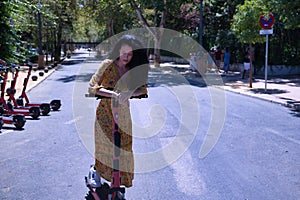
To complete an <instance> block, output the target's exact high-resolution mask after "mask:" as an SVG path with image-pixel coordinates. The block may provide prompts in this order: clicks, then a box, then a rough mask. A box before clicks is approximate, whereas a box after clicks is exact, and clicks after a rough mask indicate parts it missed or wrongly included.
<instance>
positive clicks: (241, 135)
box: [0, 54, 300, 200]
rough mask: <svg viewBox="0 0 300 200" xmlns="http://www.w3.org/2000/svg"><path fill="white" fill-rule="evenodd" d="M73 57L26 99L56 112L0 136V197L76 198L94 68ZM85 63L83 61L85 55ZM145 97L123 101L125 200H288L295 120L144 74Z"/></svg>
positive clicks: (297, 176)
mask: <svg viewBox="0 0 300 200" xmlns="http://www.w3.org/2000/svg"><path fill="white" fill-rule="evenodd" d="M86 57H89V55H88V54H85V55H84V54H80V55H77V56H73V57H72V58H73V59H71V60H67V61H66V62H65V63H64V64H63V65H62V66H61V67H60V68H58V69H57V70H56V71H55V72H54V73H53V74H51V75H50V76H49V77H48V78H47V80H45V81H43V82H42V83H41V84H39V85H38V86H37V87H35V88H34V89H33V90H31V91H30V93H29V96H30V99H31V100H32V101H44V102H50V100H51V99H54V98H55V99H61V101H62V108H61V110H60V111H57V112H51V113H50V114H49V116H42V117H40V119H39V120H37V121H36V120H28V121H27V123H26V125H25V127H24V130H21V131H17V130H14V129H13V128H10V127H6V128H4V129H2V130H1V134H0V169H1V170H0V177H1V178H0V199H9V200H14V199H22V200H27V199H43V200H44V199H45V200H48V199H49V200H57V199H72V200H73V199H74V200H77V199H83V198H84V195H85V193H86V192H87V188H86V187H85V184H84V176H86V175H87V172H88V169H89V165H90V164H92V163H93V150H94V149H93V148H94V147H93V122H94V114H95V113H94V112H95V107H96V105H97V100H95V99H93V98H85V97H84V94H85V93H86V89H87V83H88V81H89V79H90V77H91V75H92V74H93V73H94V72H95V70H96V69H97V66H98V64H99V61H95V60H93V59H88V60H85V59H86ZM89 58H90V57H89ZM148 90H149V98H148V99H141V100H131V112H132V120H133V125H134V129H133V130H134V131H133V134H134V152H135V172H136V174H135V179H134V186H133V187H132V188H129V189H127V190H126V198H127V199H139V200H140V199H145V200H149V199H153V200H161V199H178V200H179V199H180V200H181V199H195V200H200V199H205V200H208V199H209V200H210V199H211V200H219V199H220V200H224V199H226V200H227V199H241V200H245V199H249V200H252V199H253V200H254V199H255V200H256V199H264V200H268V199H270V200H274V199H284V200H287V199H291V200H294V199H298V197H299V196H300V190H299V189H300V169H299V166H300V154H299V145H300V136H299V130H298V129H299V128H300V127H299V117H296V116H295V115H293V114H291V113H290V111H289V110H288V109H287V108H285V107H282V106H280V105H278V104H274V103H270V102H266V101H262V100H259V99H255V98H249V97H247V96H244V95H238V94H235V93H231V92H224V91H221V90H219V89H215V88H211V87H206V86H205V85H203V84H201V83H200V82H199V83H198V82H197V81H190V82H189V81H187V80H186V79H185V77H183V76H182V75H179V74H177V73H176V71H174V70H173V69H172V68H166V67H165V68H162V69H152V70H151V72H150V74H149V88H148Z"/></svg>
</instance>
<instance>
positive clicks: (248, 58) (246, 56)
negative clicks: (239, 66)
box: [242, 51, 250, 79]
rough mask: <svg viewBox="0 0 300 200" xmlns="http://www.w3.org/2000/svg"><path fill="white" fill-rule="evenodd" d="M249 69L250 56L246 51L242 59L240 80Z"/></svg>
mask: <svg viewBox="0 0 300 200" xmlns="http://www.w3.org/2000/svg"><path fill="white" fill-rule="evenodd" d="M249 69H250V54H249V53H248V51H247V52H246V55H245V57H244V70H243V75H242V79H244V78H245V75H246V71H248V70H249Z"/></svg>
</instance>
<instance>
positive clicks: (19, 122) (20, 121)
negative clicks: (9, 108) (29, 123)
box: [13, 115, 26, 130]
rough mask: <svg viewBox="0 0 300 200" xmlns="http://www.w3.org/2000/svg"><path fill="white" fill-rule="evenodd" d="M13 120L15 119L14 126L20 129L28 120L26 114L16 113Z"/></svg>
mask: <svg viewBox="0 0 300 200" xmlns="http://www.w3.org/2000/svg"><path fill="white" fill-rule="evenodd" d="M13 120H14V126H15V127H16V129H19V130H20V129H22V128H23V127H24V125H25V122H26V119H25V117H24V115H15V116H13Z"/></svg>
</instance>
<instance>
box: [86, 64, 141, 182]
mask: <svg viewBox="0 0 300 200" xmlns="http://www.w3.org/2000/svg"><path fill="white" fill-rule="evenodd" d="M119 80H120V76H119V73H118V69H117V66H116V65H115V64H114V63H113V62H112V61H111V60H104V61H103V62H102V63H101V65H100V66H99V68H98V70H97V72H96V73H95V74H94V75H93V76H92V78H91V80H90V82H89V88H88V92H89V93H92V94H96V93H97V92H98V90H99V89H100V88H115V87H116V85H117V84H119V83H118V81H119ZM123 89H124V90H125V88H123ZM142 89H143V90H144V93H145V94H146V93H147V89H146V87H142ZM118 114H119V115H118V116H119V117H118V125H119V129H120V134H121V147H120V149H121V154H120V172H121V185H124V186H126V187H131V186H132V180H133V178H134V160H133V151H132V122H131V114H130V108H129V101H128V102H127V104H125V105H120V106H119V107H118ZM112 123H113V115H112V101H111V99H109V98H104V99H101V100H100V102H99V104H98V107H97V111H96V120H95V127H94V131H95V133H94V134H95V165H96V170H97V173H98V174H99V175H100V176H101V177H102V178H104V179H105V180H107V181H111V180H112V166H113V164H112V159H113V147H114V145H113V134H112V131H113V130H112Z"/></svg>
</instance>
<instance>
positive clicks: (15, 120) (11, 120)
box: [0, 65, 26, 129]
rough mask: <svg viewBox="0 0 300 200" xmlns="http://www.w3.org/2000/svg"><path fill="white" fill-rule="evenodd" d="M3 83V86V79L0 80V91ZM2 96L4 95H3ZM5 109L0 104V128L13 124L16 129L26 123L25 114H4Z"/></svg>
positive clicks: (2, 89) (1, 67)
mask: <svg viewBox="0 0 300 200" xmlns="http://www.w3.org/2000/svg"><path fill="white" fill-rule="evenodd" d="M1 69H3V65H0V70H1ZM4 88H5V85H4V87H3V80H1V91H4ZM3 94H4V93H3ZM1 98H2V93H1ZM3 98H4V96H3ZM4 113H5V110H4V107H3V105H1V106H0V114H1V116H0V121H1V122H2V123H1V122H0V123H1V128H2V127H3V125H5V124H9V125H14V126H15V127H16V128H17V129H22V128H23V127H24V125H25V123H26V119H25V116H24V115H23V114H14V115H4Z"/></svg>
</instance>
